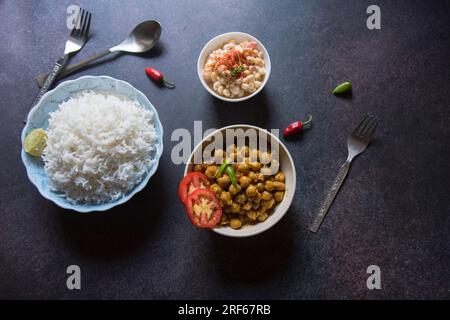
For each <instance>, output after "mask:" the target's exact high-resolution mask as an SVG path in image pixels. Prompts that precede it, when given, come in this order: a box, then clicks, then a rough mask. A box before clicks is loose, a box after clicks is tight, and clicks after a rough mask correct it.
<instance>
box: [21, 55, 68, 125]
mask: <svg viewBox="0 0 450 320" xmlns="http://www.w3.org/2000/svg"><path fill="white" fill-rule="evenodd" d="M68 61H69V55H68V54H65V55H64V56H62V57H61V58H59V59H58V60H56V62H55V65H54V66H53V69H52V71H51V72H50V73H49V75H48V77H47V79H46V80H45V82H44V84H43V85H42V88H41V90H39V93H38V95H37V96H36V98H35V99H34V101H33V104H32V105H31V107H34V106H35V105H37V103H38V102H39V101H40V100H41V98H42V96H43V95H44V94H45V93H46V92H47V91H48V90H49V89H50V88H51V86H52V85H53V83H54V82H55V80H56V79H57V78H58V75H59V74H60V73H61V71H62V70H63V69H64V67H65V65H66V64H67V62H68ZM24 122H25V123H26V122H27V121H26V119H25V121H24Z"/></svg>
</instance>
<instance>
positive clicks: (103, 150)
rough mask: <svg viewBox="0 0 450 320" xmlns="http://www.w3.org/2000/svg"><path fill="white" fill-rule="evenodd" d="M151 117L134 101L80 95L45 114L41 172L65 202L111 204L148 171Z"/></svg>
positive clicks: (152, 142) (153, 137)
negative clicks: (46, 115)
mask: <svg viewBox="0 0 450 320" xmlns="http://www.w3.org/2000/svg"><path fill="white" fill-rule="evenodd" d="M152 117H153V114H152V112H150V111H149V110H147V109H145V108H143V107H142V106H141V105H139V103H138V102H136V101H131V100H127V99H125V98H122V97H118V96H115V95H110V94H108V95H107V94H103V93H95V92H91V91H85V92H82V93H81V94H79V95H77V96H75V97H72V98H70V99H69V100H68V101H65V102H63V103H61V104H60V105H59V107H58V109H57V110H56V111H55V112H52V113H50V118H49V124H48V129H47V136H48V137H47V146H46V147H45V149H44V152H43V160H44V164H45V165H44V169H45V172H46V173H47V175H48V178H49V183H50V185H51V187H52V188H53V189H54V190H55V191H56V192H59V193H61V194H63V195H64V196H65V197H66V198H67V199H68V200H70V201H74V202H83V203H104V202H109V201H114V200H116V199H119V198H120V197H122V196H124V195H125V194H127V193H128V192H129V191H131V190H132V189H133V187H134V186H135V185H137V184H138V183H140V182H141V181H142V179H143V178H144V176H145V175H146V173H147V171H148V169H149V168H150V165H151V161H152V151H154V150H155V141H156V134H155V129H154V126H153V123H152Z"/></svg>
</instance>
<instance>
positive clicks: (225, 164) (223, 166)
mask: <svg viewBox="0 0 450 320" xmlns="http://www.w3.org/2000/svg"><path fill="white" fill-rule="evenodd" d="M230 162H231V160H230V159H228V158H227V159H225V160H224V161H223V162H222V164H221V165H220V168H219V170H217V172H216V178H218V177H220V176H221V175H222V173H223V172H224V171H225V168H226V167H227V166H228V165H229V164H230Z"/></svg>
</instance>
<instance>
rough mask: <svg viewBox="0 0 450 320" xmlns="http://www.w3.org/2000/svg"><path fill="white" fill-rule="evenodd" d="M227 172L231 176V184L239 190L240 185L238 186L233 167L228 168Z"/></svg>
mask: <svg viewBox="0 0 450 320" xmlns="http://www.w3.org/2000/svg"><path fill="white" fill-rule="evenodd" d="M225 172H226V173H227V174H228V175H229V176H230V180H231V183H232V184H233V186H234V187H235V188H236V189H237V188H238V184H237V180H236V174H235V172H234V168H233V166H227V167H226V168H225Z"/></svg>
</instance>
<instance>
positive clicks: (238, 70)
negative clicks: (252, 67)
mask: <svg viewBox="0 0 450 320" xmlns="http://www.w3.org/2000/svg"><path fill="white" fill-rule="evenodd" d="M242 71H244V66H243V65H242V64H241V65H239V66H237V67H236V68H233V69H231V70H230V72H231V75H232V76H233V77H237V76H238V75H239V74H240V73H241V72H242Z"/></svg>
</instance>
